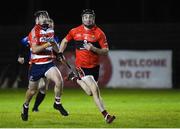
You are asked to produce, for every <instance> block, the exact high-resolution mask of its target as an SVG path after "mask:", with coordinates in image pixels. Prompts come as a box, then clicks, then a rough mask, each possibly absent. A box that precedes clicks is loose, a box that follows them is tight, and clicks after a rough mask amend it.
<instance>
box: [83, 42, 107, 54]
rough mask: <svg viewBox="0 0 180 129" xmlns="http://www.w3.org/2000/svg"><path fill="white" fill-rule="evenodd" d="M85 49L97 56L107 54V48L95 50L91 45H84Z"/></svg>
mask: <svg viewBox="0 0 180 129" xmlns="http://www.w3.org/2000/svg"><path fill="white" fill-rule="evenodd" d="M84 47H85V49H87V50H89V51H93V52H95V53H97V54H99V55H107V54H108V52H109V48H97V47H95V46H93V45H92V44H91V43H86V44H85V45H84Z"/></svg>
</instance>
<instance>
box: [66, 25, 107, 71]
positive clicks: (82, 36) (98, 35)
mask: <svg viewBox="0 0 180 129" xmlns="http://www.w3.org/2000/svg"><path fill="white" fill-rule="evenodd" d="M65 38H66V40H67V41H68V42H69V41H71V40H74V43H75V46H76V60H75V64H76V66H77V67H83V68H93V67H95V66H97V65H99V55H98V54H97V53H94V52H92V51H88V50H86V49H85V48H84V46H83V44H84V43H85V42H88V43H91V44H92V45H93V46H95V47H97V48H108V43H107V40H106V36H105V34H104V32H103V31H102V30H101V29H100V28H99V27H97V26H94V27H93V28H91V29H89V30H86V29H85V28H84V26H83V25H80V26H78V27H76V28H73V29H71V30H70V31H69V33H68V34H67V35H66V37H65Z"/></svg>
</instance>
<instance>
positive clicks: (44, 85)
mask: <svg viewBox="0 0 180 129" xmlns="http://www.w3.org/2000/svg"><path fill="white" fill-rule="evenodd" d="M48 24H49V28H48V29H49V30H50V29H54V21H53V20H52V19H49V20H48ZM54 40H55V42H56V43H58V42H59V39H58V37H56V36H55V37H54ZM21 46H22V47H21V51H20V53H19V57H18V62H19V63H20V64H24V63H25V62H29V58H30V55H31V51H30V53H28V56H29V57H26V58H27V59H26V61H25V55H27V53H24V52H27V50H26V51H25V49H30V48H29V47H30V45H29V41H28V37H27V36H26V37H24V38H23V39H22V40H21ZM29 64H30V65H31V62H29ZM48 86H49V81H48V80H47V79H46V78H45V77H43V78H41V79H40V82H39V86H38V89H39V91H38V93H37V95H36V98H35V102H34V106H33V108H32V111H33V112H38V111H39V105H40V104H41V103H42V101H43V100H44V98H45V95H46V90H47V89H48Z"/></svg>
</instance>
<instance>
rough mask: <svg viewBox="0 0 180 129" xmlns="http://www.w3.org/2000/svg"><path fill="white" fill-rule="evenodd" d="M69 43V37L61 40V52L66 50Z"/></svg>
mask: <svg viewBox="0 0 180 129" xmlns="http://www.w3.org/2000/svg"><path fill="white" fill-rule="evenodd" d="M67 43H68V41H67V39H66V38H64V39H63V40H62V41H61V44H60V48H59V52H61V53H63V52H64V50H65V49H66V47H67Z"/></svg>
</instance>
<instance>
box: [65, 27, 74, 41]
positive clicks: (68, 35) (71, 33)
mask: <svg viewBox="0 0 180 129" xmlns="http://www.w3.org/2000/svg"><path fill="white" fill-rule="evenodd" d="M65 38H66V40H67V41H68V42H69V41H71V40H72V39H73V29H71V30H70V31H69V33H68V34H67V35H66V37H65Z"/></svg>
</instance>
